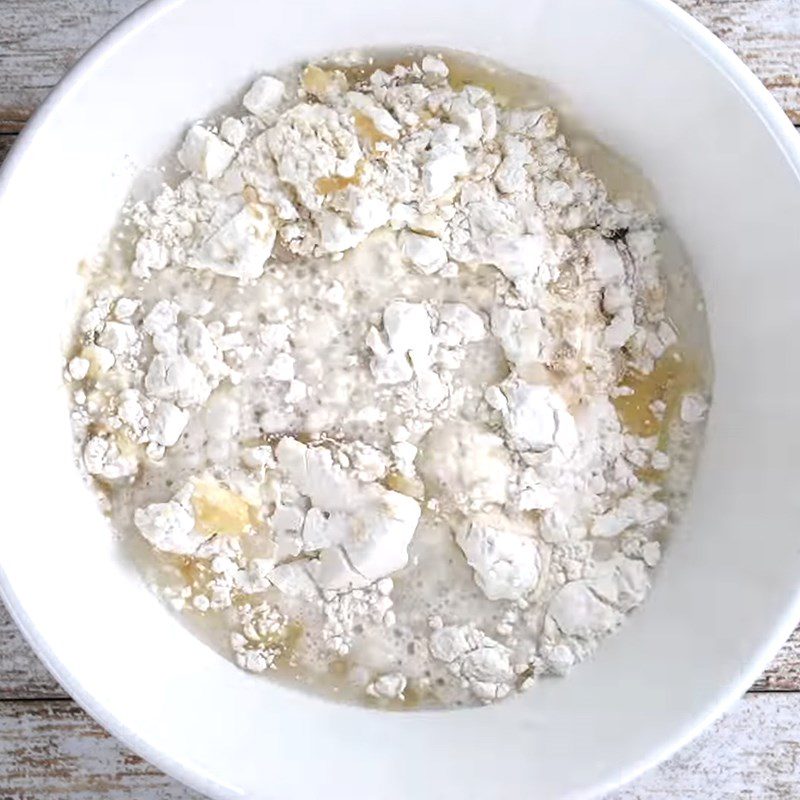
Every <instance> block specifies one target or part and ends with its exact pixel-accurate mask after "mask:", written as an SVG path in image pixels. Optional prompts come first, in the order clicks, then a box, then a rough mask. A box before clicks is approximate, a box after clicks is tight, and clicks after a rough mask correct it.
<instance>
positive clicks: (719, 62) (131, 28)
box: [0, 0, 800, 800]
mask: <svg viewBox="0 0 800 800" xmlns="http://www.w3.org/2000/svg"><path fill="white" fill-rule="evenodd" d="M624 1H625V2H627V3H636V4H637V5H638V6H640V7H642V8H643V9H644V10H645V11H646V12H647V13H649V14H651V15H653V16H654V17H657V18H659V19H660V20H661V21H662V22H666V23H667V24H668V25H669V27H670V28H672V30H673V31H674V32H675V33H676V35H679V36H681V37H682V38H684V39H685V40H686V41H688V42H689V43H690V44H691V45H692V46H693V47H695V48H696V49H697V50H698V51H699V52H700V53H701V54H702V55H704V56H705V57H706V58H707V59H708V60H709V61H710V62H711V63H712V64H713V66H715V67H716V69H717V70H718V71H719V72H720V73H721V75H722V76H723V77H725V78H727V79H728V80H729V81H730V83H731V84H732V85H733V86H735V87H736V89H737V90H738V91H739V93H740V95H741V96H742V97H743V98H744V99H745V100H746V101H747V103H748V105H749V106H750V109H751V110H752V112H753V113H754V114H755V115H756V116H757V117H758V118H759V120H760V122H761V123H762V125H763V126H764V128H765V129H766V131H767V132H768V133H769V134H770V137H771V139H772V141H773V142H774V144H775V145H776V146H777V147H778V149H779V151H780V152H781V155H782V156H783V158H784V160H785V162H786V164H787V166H788V167H790V168H791V169H792V171H793V173H794V175H795V177H796V178H797V179H798V181H800V137H798V134H797V131H796V130H795V127H794V125H793V124H792V122H791V120H790V119H789V118H788V116H787V115H786V113H785V112H784V110H783V109H782V108H781V106H780V104H779V103H778V101H777V100H776V99H775V98H774V97H773V96H772V94H771V93H770V92H769V90H768V89H767V88H766V87H765V86H764V85H763V84H762V83H761V81H760V80H759V79H758V78H757V77H756V76H755V75H754V73H753V72H752V71H751V70H750V69H749V67H747V66H746V65H745V64H744V62H743V61H742V60H741V59H740V58H739V57H738V56H737V55H736V54H735V53H734V52H733V50H731V49H730V48H729V47H728V46H727V45H726V44H724V43H723V42H722V41H721V40H720V39H719V38H718V37H717V36H716V35H715V34H713V33H712V32H711V31H710V30H708V29H707V28H706V27H705V26H704V25H703V24H702V23H700V22H699V21H698V20H696V19H695V18H694V17H692V16H691V15H690V14H689V13H688V12H687V11H684V10H683V9H682V8H681V7H680V6H678V5H677V4H676V3H675V2H673V0H624ZM187 2H189V0H145V2H144V3H143V5H141V6H139V7H138V8H137V9H135V10H134V11H132V12H131V13H129V14H128V15H127V16H125V17H124V18H123V19H122V20H121V21H119V22H118V23H117V24H116V25H115V26H114V27H112V28H111V29H110V30H109V31H108V32H107V33H106V34H104V35H103V36H102V37H101V38H100V39H98V40H97V42H95V44H93V45H92V46H91V47H90V48H89V49H88V50H87V51H86V53H84V55H82V56H81V57H80V58H79V59H78V60H77V61H76V63H75V64H74V65H73V66H72V67H71V68H70V69H69V70H68V71H67V73H66V74H65V75H64V76H63V77H62V78H61V80H60V81H59V82H58V83H57V84H56V86H55V87H54V88H53V89H52V90H51V91H50V93H49V94H48V95H47V97H46V98H45V100H44V101H43V102H42V103H41V104H40V105H39V106H38V107H37V109H36V111H35V112H34V113H33V114H32V116H31V118H30V119H29V120H28V122H27V123H26V124H25V126H24V128H23V130H22V131H21V132H20V133H19V134H18V135H17V138H16V141H15V142H14V144H13V146H12V148H11V150H10V152H9V153H8V155H7V156H6V159H5V161H4V163H3V165H2V167H1V168H0V198H2V197H3V195H4V194H5V192H6V190H7V187H8V185H9V183H10V182H11V179H12V176H13V175H14V173H15V172H16V170H17V169H18V166H19V164H20V162H22V160H23V159H24V158H25V156H26V154H27V151H28V150H29V148H30V147H31V146H32V145H33V144H34V142H35V139H36V136H37V133H38V131H39V130H40V129H41V128H42V127H43V126H44V125H45V124H46V123H47V122H48V119H49V117H50V116H51V115H52V114H53V113H54V112H55V111H56V109H57V108H58V106H59V105H60V104H61V103H63V102H65V101H68V100H69V98H70V95H71V94H72V93H73V92H74V91H76V90H77V89H78V88H79V87H80V86H81V85H82V84H83V82H84V81H86V80H89V79H90V78H91V77H92V76H93V74H94V73H95V71H96V70H98V69H100V68H102V65H103V62H104V61H105V60H106V59H107V58H108V57H109V56H110V55H111V54H112V53H113V52H114V51H115V50H116V49H117V48H119V47H121V46H122V45H124V43H125V42H126V41H127V40H128V39H129V38H131V37H133V36H135V35H137V34H139V33H140V32H141V31H143V30H145V29H146V28H147V27H148V26H149V25H151V24H152V23H153V22H155V21H156V20H157V19H158V18H159V17H161V16H164V15H167V14H169V13H171V12H172V11H173V10H174V9H176V8H178V7H180V6H182V5H184V4H185V3H187ZM0 600H2V601H3V603H4V604H5V607H6V609H7V611H8V613H9V616H10V617H11V619H12V620H13V622H14V623H15V625H16V626H17V628H18V629H19V630H20V631H21V633H22V635H23V637H24V639H25V640H26V642H27V643H28V644H29V645H30V647H31V648H32V650H33V651H34V653H35V654H36V656H37V657H38V658H39V659H40V661H42V663H43V664H44V665H45V667H46V668H47V669H48V671H49V672H50V673H51V674H52V675H53V677H54V678H55V679H56V680H57V681H58V683H59V684H60V685H61V687H62V688H63V689H65V690H66V692H67V693H68V694H69V695H70V696H71V697H72V699H73V700H74V701H75V702H76V703H78V705H79V706H81V708H82V709H83V710H84V711H86V712H87V713H88V714H89V715H90V716H91V717H92V718H93V719H94V720H95V721H96V722H97V723H98V724H99V725H101V726H102V727H103V728H104V729H105V730H106V731H108V732H109V733H110V734H111V735H113V736H114V737H115V738H116V739H118V740H119V741H120V742H121V743H122V744H123V745H125V746H126V747H128V748H129V749H130V750H132V751H133V752H134V753H135V754H137V755H138V756H140V757H141V758H143V759H145V760H146V761H148V762H149V763H151V764H153V765H154V766H155V767H157V768H158V769H160V770H161V771H163V772H164V773H165V774H167V775H168V776H170V777H172V778H174V779H176V780H178V781H180V782H181V783H183V784H185V785H186V786H188V787H189V788H191V789H193V790H195V791H198V792H201V793H202V794H204V795H207V796H208V797H210V798H214V800H232V798H235V797H241V794H240V793H239V792H237V791H236V790H232V789H230V788H229V787H228V788H226V787H222V786H220V784H219V783H217V782H216V781H215V780H214V778H213V776H210V775H206V774H202V773H201V772H200V771H198V770H197V769H196V768H193V767H189V766H187V765H186V764H184V763H183V762H181V761H180V760H179V759H176V758H174V757H172V756H171V755H169V754H168V753H167V752H165V751H162V750H159V749H158V748H156V747H154V746H152V745H151V744H150V743H148V742H147V741H146V740H145V739H143V738H141V737H140V736H139V735H138V734H137V733H136V731H134V730H132V729H131V728H129V727H128V726H127V724H126V723H125V722H124V720H122V719H121V718H119V717H118V716H116V715H115V714H114V713H112V712H111V711H110V710H109V709H108V708H107V707H106V706H105V705H104V704H102V703H100V702H99V701H97V700H96V699H95V698H94V697H93V695H92V693H91V691H90V690H89V688H88V687H86V686H84V684H83V683H82V682H81V681H80V680H79V679H78V677H77V676H75V675H74V674H73V673H72V672H70V670H69V669H67V668H66V666H65V665H64V664H63V663H62V662H61V660H60V659H59V657H58V654H57V653H56V652H55V651H54V650H53V649H52V648H51V646H50V645H49V644H48V642H47V640H46V639H45V638H44V637H43V636H42V634H41V632H40V631H39V629H38V627H37V625H36V624H35V622H34V620H33V619H32V618H31V617H30V616H29V615H28V614H27V612H26V611H25V609H24V607H23V606H22V605H21V604H20V602H19V600H18V598H17V595H16V593H15V592H14V589H13V587H12V585H11V581H10V579H9V577H8V576H7V574H6V572H5V570H4V568H3V566H2V564H0ZM798 622H800V585H798V587H797V588H796V590H795V594H794V597H793V598H792V599H791V601H790V602H789V603H788V604H787V606H786V608H785V610H784V612H783V613H782V615H781V616H780V618H778V619H776V620H775V622H774V624H773V626H772V633H771V635H770V636H769V637H768V638H767V639H766V640H765V642H764V644H763V645H762V646H761V648H760V649H759V650H758V651H757V652H756V653H754V654H753V655H752V656H751V658H750V660H749V666H748V667H747V669H745V670H742V671H741V672H740V674H739V676H738V677H737V678H736V679H735V680H732V681H730V682H729V684H728V685H727V686H724V687H722V689H721V690H720V691H719V693H718V694H717V695H716V697H714V698H713V699H712V702H710V703H708V704H707V705H706V707H705V709H704V710H703V711H702V712H701V713H699V714H698V716H697V717H696V718H695V720H694V722H693V723H692V724H691V725H690V726H687V728H686V729H685V730H683V731H682V732H680V733H678V734H677V735H675V736H673V737H671V738H670V739H668V740H667V741H665V742H664V743H663V744H662V745H661V746H660V747H657V748H654V749H653V750H652V752H650V753H649V754H648V755H646V756H645V757H643V758H641V759H640V760H639V761H637V762H634V763H631V764H629V765H628V766H627V767H626V768H623V769H620V770H619V771H618V772H617V773H616V775H615V776H614V777H613V778H610V779H609V780H607V781H606V782H605V783H604V784H601V785H597V786H595V787H593V788H592V789H591V790H590V791H589V792H588V793H587V794H585V795H584V796H585V797H601V796H604V795H605V794H606V793H608V792H610V791H613V790H615V789H617V788H619V787H621V786H623V785H625V784H627V783H629V782H631V781H633V780H634V779H636V778H638V777H639V776H641V775H642V774H643V773H645V772H646V771H648V770H650V769H652V768H653V767H655V766H657V765H658V764H660V763H662V762H663V761H666V760H667V759H668V758H670V757H671V756H673V755H674V754H675V753H676V752H677V751H678V750H680V749H681V748H683V747H684V746H685V745H687V744H688V743H689V742H690V741H692V740H693V739H695V738H696V737H698V736H699V735H700V734H701V733H702V732H703V731H705V730H706V729H707V728H709V727H710V726H711V725H712V724H713V723H714V722H716V721H717V720H718V719H719V718H720V717H721V716H722V715H723V714H724V713H725V712H726V711H727V710H728V709H729V708H730V707H731V706H732V705H733V704H734V703H735V702H736V701H737V700H739V699H740V698H741V697H742V696H743V695H744V693H745V692H746V691H747V690H748V689H749V688H750V686H751V685H752V684H753V682H754V681H755V680H756V679H757V678H758V677H759V675H760V674H761V673H762V672H763V670H764V668H765V667H766V666H767V665H768V663H769V662H770V660H771V659H772V658H773V657H774V655H775V654H776V653H777V651H778V650H779V649H780V647H781V646H782V645H783V643H784V642H785V641H786V640H787V639H788V637H789V636H790V635H791V633H792V631H793V630H794V629H795V627H796V626H797V624H798Z"/></svg>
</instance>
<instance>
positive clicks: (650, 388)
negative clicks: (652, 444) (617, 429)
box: [614, 347, 702, 447]
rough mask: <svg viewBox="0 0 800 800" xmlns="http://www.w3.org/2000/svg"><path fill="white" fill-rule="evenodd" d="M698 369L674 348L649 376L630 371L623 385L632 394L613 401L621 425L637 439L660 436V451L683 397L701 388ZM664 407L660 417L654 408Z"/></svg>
mask: <svg viewBox="0 0 800 800" xmlns="http://www.w3.org/2000/svg"><path fill="white" fill-rule="evenodd" d="M701 383H702V382H701V379H700V374H699V370H698V367H697V365H696V364H695V363H694V361H693V360H692V359H691V358H689V357H687V355H686V354H684V353H683V352H682V351H681V350H680V349H679V348H677V347H671V348H670V349H669V350H667V352H666V353H664V355H663V356H662V357H661V358H660V359H659V360H658V361H657V362H656V366H655V369H653V371H652V372H650V373H649V374H647V375H644V374H642V373H641V372H634V371H631V372H629V373H628V374H627V375H625V377H624V378H623V379H622V381H621V382H620V385H621V386H625V387H627V388H628V389H631V390H632V393H631V394H626V395H622V396H620V397H617V398H615V399H614V406H615V407H616V409H617V414H618V415H619V418H620V421H621V422H622V424H623V425H624V426H625V428H626V429H627V430H628V431H630V432H631V433H633V434H635V435H637V436H648V437H649V436H658V437H659V447H664V446H665V445H666V444H667V441H666V439H667V436H668V432H669V426H670V423H671V422H672V421H673V420H674V419H675V416H676V414H677V413H678V409H679V408H680V403H681V398H682V397H683V395H684V394H686V393H687V392H689V391H692V390H693V389H698V388H699V387H700V386H701ZM657 401H661V402H662V403H664V404H665V409H664V413H663V414H661V415H657V414H656V413H655V412H654V411H653V404H654V403H655V402H657Z"/></svg>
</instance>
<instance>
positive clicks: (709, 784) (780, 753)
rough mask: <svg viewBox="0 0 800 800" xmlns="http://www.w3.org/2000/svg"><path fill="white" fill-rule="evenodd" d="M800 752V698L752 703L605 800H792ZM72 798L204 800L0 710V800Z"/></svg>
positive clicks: (47, 709)
mask: <svg viewBox="0 0 800 800" xmlns="http://www.w3.org/2000/svg"><path fill="white" fill-rule="evenodd" d="M798 742H800V694H778V693H772V694H752V695H748V696H747V697H746V698H745V699H743V700H742V701H740V703H739V704H738V705H737V706H736V707H735V708H734V709H733V711H731V713H729V714H728V715H727V716H726V717H725V718H724V720H722V721H721V722H719V723H717V724H716V725H715V726H713V727H712V728H711V730H709V731H707V732H706V733H705V734H704V735H703V736H701V737H700V738H699V739H698V740H697V741H696V742H694V743H692V744H691V745H689V746H688V747H687V748H685V749H684V750H682V751H681V753H680V754H679V755H677V756H675V757H674V758H672V759H671V760H670V761H668V762H667V763H665V764H663V765H661V766H660V767H658V768H656V769H654V770H652V771H651V772H648V773H647V774H646V775H644V776H642V777H641V778H640V779H639V780H637V781H635V782H634V783H633V784H632V785H630V786H629V787H626V788H625V789H622V790H620V791H618V792H615V793H612V794H611V795H610V796H609V798H607V800H739V799H740V798H750V799H751V800H784V799H785V800H790V798H796V797H797V796H798V792H797V787H798V786H800V744H798ZM373 796H379V794H378V793H376V794H375V795H373ZM532 796H535V795H532ZM67 797H68V798H69V800H200V795H198V794H197V793H195V792H192V791H191V790H189V789H186V788H184V787H182V786H180V785H179V784H177V783H176V782H175V781H173V780H171V779H170V778H167V777H166V776H164V775H162V774H161V773H160V772H158V770H156V769H155V768H153V767H151V766H149V765H148V764H147V763H146V762H144V761H142V760H141V759H139V758H137V757H136V756H134V755H131V754H130V753H128V751H127V750H126V749H125V748H124V747H123V746H122V745H120V744H119V743H118V742H116V741H115V740H114V739H112V738H111V737H110V736H109V735H108V734H106V733H105V732H104V731H103V730H102V729H101V728H100V727H99V726H98V725H96V724H95V723H94V722H92V721H91V720H90V719H89V718H88V717H87V716H86V715H85V714H83V712H81V711H80V709H78V708H77V706H75V705H74V704H73V703H71V702H69V701H59V702H29V703H22V702H7V703H0V798H2V800H12V798H13V800H64V799H65V798H67Z"/></svg>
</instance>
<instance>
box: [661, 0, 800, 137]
mask: <svg viewBox="0 0 800 800" xmlns="http://www.w3.org/2000/svg"><path fill="white" fill-rule="evenodd" d="M677 2H678V5H679V6H681V7H682V8H684V9H685V10H686V11H688V12H689V13H690V14H691V15H692V16H693V17H695V18H696V19H698V20H699V21H700V22H702V23H703V25H705V26H706V27H707V28H708V29H709V30H711V31H713V32H714V33H715V34H716V35H717V36H719V38H720V39H722V41H723V42H725V44H727V45H728V46H729V47H730V48H731V49H732V50H733V51H734V52H735V53H736V54H737V55H738V56H739V57H740V58H741V59H742V60H743V61H744V62H745V64H747V65H748V66H749V67H750V69H752V70H753V72H755V74H756V75H757V76H758V77H759V78H760V79H761V81H762V82H763V83H764V84H765V85H766V87H767V88H768V89H769V90H770V91H771V92H772V94H773V95H774V96H775V98H776V99H777V101H778V102H779V103H780V104H781V106H783V108H784V110H785V111H786V113H787V114H788V115H789V118H790V119H791V120H792V122H794V123H795V124H800V0H677Z"/></svg>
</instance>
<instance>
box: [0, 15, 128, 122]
mask: <svg viewBox="0 0 800 800" xmlns="http://www.w3.org/2000/svg"><path fill="white" fill-rule="evenodd" d="M142 2H143V0H1V1H0V131H2V130H6V131H15V130H19V129H20V128H21V126H22V125H23V124H24V122H25V120H27V119H28V117H29V116H30V114H31V112H32V111H33V109H35V108H36V106H37V105H39V103H40V102H41V101H42V100H43V99H44V97H45V96H46V95H47V93H48V92H49V91H50V89H52V88H53V86H55V84H56V83H57V82H58V81H59V79H60V78H61V76H62V75H63V74H64V73H65V72H66V71H67V70H68V69H69V67H71V66H72V65H73V64H74V63H75V61H77V60H78V57H79V56H80V55H82V54H83V53H84V52H85V51H86V50H87V49H88V48H89V47H90V46H91V45H92V44H94V42H95V41H97V39H99V38H100V37H101V36H102V35H103V34H104V33H105V32H106V31H108V30H109V29H110V28H111V27H113V26H114V25H115V24H116V23H117V22H119V20H121V19H122V18H123V17H125V16H126V15H127V14H128V13H130V12H131V11H132V10H133V9H134V8H136V7H138V6H140V5H142Z"/></svg>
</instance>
